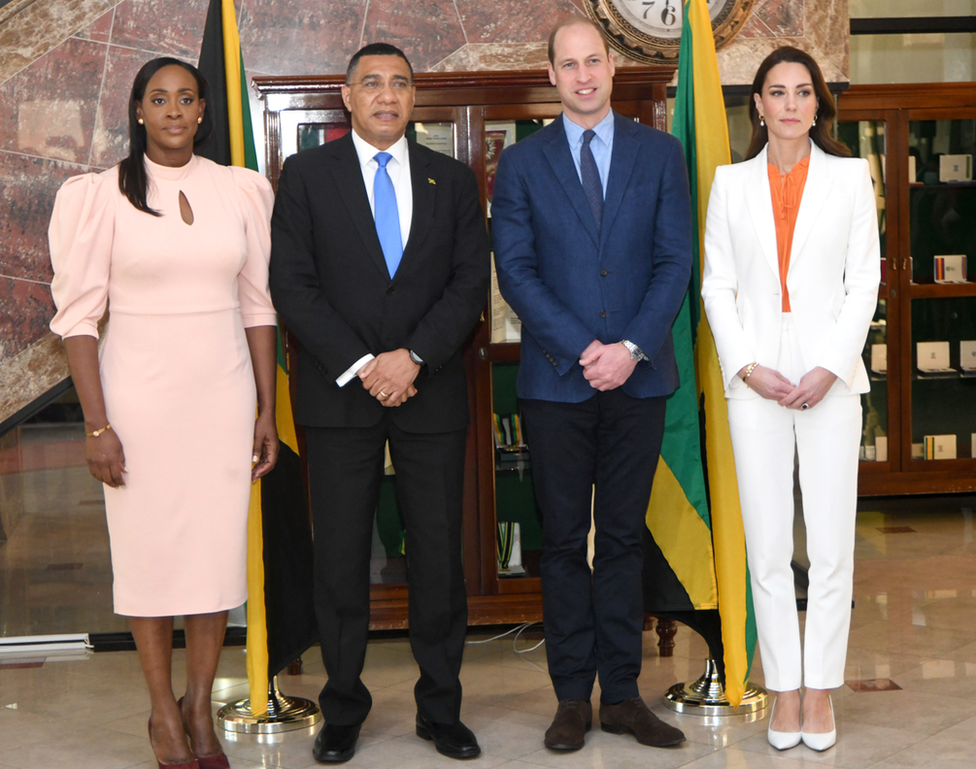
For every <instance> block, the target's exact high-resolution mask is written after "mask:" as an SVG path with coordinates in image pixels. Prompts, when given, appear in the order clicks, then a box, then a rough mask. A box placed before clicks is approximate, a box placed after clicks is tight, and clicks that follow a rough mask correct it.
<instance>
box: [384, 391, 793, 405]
mask: <svg viewBox="0 0 976 769" xmlns="http://www.w3.org/2000/svg"><path fill="white" fill-rule="evenodd" d="M380 395H381V396H382V397H384V398H389V397H390V396H389V395H387V394H386V393H385V392H383V391H382V390H380ZM804 405H806V404H804Z"/></svg>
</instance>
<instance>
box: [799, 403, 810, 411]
mask: <svg viewBox="0 0 976 769" xmlns="http://www.w3.org/2000/svg"><path fill="white" fill-rule="evenodd" d="M800 408H801V409H802V410H803V411H806V410H807V409H808V408H810V404H809V403H804V404H803V405H802V406H800Z"/></svg>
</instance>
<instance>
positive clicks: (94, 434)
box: [85, 425, 112, 438]
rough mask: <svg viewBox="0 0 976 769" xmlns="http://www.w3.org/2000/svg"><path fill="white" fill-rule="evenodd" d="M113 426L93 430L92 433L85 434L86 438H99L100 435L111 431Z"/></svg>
mask: <svg viewBox="0 0 976 769" xmlns="http://www.w3.org/2000/svg"><path fill="white" fill-rule="evenodd" d="M111 429H112V425H105V427H103V428H102V429H101V430H92V431H91V432H90V433H85V437H86V438H97V437H98V436H99V435H101V434H102V433H104V432H105V431H106V430H111Z"/></svg>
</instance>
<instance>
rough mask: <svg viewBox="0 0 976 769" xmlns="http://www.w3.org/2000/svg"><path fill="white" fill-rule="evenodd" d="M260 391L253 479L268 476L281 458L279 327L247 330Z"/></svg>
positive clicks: (255, 424)
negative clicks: (277, 399)
mask: <svg viewBox="0 0 976 769" xmlns="http://www.w3.org/2000/svg"><path fill="white" fill-rule="evenodd" d="M244 335H245V336H246V337H247V346H248V349H249V351H250V353H251V368H253V369H254V384H255V387H256V388H257V392H258V418H257V419H256V420H255V422H254V454H253V457H252V460H253V461H254V462H255V463H256V464H255V465H254V467H253V468H251V480H252V481H256V480H257V479H258V478H260V477H261V476H262V475H267V474H268V473H269V472H271V469H272V468H273V467H274V466H275V462H277V461H278V428H277V427H276V426H275V379H276V378H277V367H278V362H277V361H278V358H277V354H278V347H277V345H278V329H277V327H276V326H251V327H250V328H246V329H244Z"/></svg>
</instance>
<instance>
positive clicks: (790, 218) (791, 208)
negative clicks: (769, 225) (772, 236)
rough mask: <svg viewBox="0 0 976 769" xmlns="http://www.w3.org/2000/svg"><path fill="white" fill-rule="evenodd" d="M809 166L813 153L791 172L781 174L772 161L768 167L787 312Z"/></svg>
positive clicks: (780, 278)
mask: <svg viewBox="0 0 976 769" xmlns="http://www.w3.org/2000/svg"><path fill="white" fill-rule="evenodd" d="M809 167H810V156H809V155H807V156H806V157H805V158H803V160H801V161H800V162H799V163H797V164H796V165H795V166H793V168H791V169H790V172H789V173H788V174H781V173H780V172H779V169H778V168H777V167H776V166H775V165H773V164H772V163H770V164H769V166H768V170H769V192H770V194H771V195H772V197H773V219H775V220H776V252H777V254H778V256H779V282H780V286H781V287H782V290H783V312H789V311H790V294H789V291H787V289H786V274H787V272H789V269H790V251H791V250H792V248H793V230H795V229H796V215H797V212H799V210H800V200H801V199H802V198H803V187H804V185H805V184H806V182H807V169H808V168H809Z"/></svg>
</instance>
